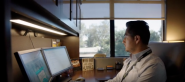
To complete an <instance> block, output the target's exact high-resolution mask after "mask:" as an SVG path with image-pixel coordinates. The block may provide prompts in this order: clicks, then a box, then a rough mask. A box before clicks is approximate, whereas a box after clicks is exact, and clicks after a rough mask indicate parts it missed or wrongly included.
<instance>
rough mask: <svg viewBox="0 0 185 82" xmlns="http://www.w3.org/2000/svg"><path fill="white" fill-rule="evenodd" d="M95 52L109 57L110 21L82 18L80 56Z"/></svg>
mask: <svg viewBox="0 0 185 82" xmlns="http://www.w3.org/2000/svg"><path fill="white" fill-rule="evenodd" d="M96 53H103V54H106V55H107V57H110V21H109V20H82V21H81V33H80V57H93V56H94V55H95V54H96Z"/></svg>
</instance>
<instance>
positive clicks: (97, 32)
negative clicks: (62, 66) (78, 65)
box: [80, 0, 165, 57]
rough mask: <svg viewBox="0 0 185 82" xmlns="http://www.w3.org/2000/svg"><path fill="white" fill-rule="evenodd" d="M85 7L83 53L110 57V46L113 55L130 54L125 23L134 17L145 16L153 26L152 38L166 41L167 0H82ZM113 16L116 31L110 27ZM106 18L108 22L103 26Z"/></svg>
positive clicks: (82, 14)
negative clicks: (124, 41) (125, 35)
mask: <svg viewBox="0 0 185 82" xmlns="http://www.w3.org/2000/svg"><path fill="white" fill-rule="evenodd" d="M81 11H82V12H81V19H82V20H81V24H82V25H81V33H80V57H93V56H94V55H95V54H96V53H105V54H106V55H107V57H110V51H111V50H110V49H113V50H112V51H113V52H112V53H111V56H115V57H116V56H129V53H128V52H126V51H125V47H124V45H123V43H122V41H123V35H124V33H125V30H126V25H125V24H126V22H128V21H130V20H145V21H146V22H147V23H148V24H149V27H150V33H151V35H150V41H159V42H160V41H162V38H163V37H162V36H163V35H162V34H163V33H162V32H163V26H162V24H163V23H162V21H163V20H165V0H82V5H81ZM109 20H114V22H111V23H114V25H115V29H113V30H114V31H113V30H111V31H110V21H109ZM104 21H107V22H106V24H105V25H104V26H103V25H102V24H103V22H104ZM111 25H113V24H111ZM99 27H101V28H99ZM105 28H106V29H105ZM111 29H112V28H111ZM103 31H105V32H103ZM112 31H113V32H114V35H111V38H110V34H113V32H112ZM110 32H111V33H110ZM112 36H114V38H112ZM113 39H115V42H114V41H113V43H112V44H113V46H114V47H113V46H112V45H111V46H112V47H111V46H110V40H113ZM114 52H115V53H114Z"/></svg>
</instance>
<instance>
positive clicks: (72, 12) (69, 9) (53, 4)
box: [34, 0, 81, 33]
mask: <svg viewBox="0 0 185 82" xmlns="http://www.w3.org/2000/svg"><path fill="white" fill-rule="evenodd" d="M34 1H35V2H37V3H38V4H39V5H41V6H42V7H43V8H45V9H46V10H47V11H49V12H50V13H51V14H53V15H54V16H55V17H57V18H58V19H59V20H60V21H62V22H63V23H65V24H66V25H68V26H69V27H70V28H72V29H73V30H75V31H76V32H78V33H79V32H80V29H79V27H80V24H79V23H80V22H79V18H78V17H80V16H79V13H80V12H81V11H80V10H79V8H80V7H79V6H80V4H79V2H80V0H34Z"/></svg>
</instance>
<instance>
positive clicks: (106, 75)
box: [71, 70, 120, 82]
mask: <svg viewBox="0 0 185 82" xmlns="http://www.w3.org/2000/svg"><path fill="white" fill-rule="evenodd" d="M119 71H120V70H104V71H98V70H89V71H81V70H80V71H74V74H73V76H71V77H72V80H75V79H76V78H78V77H84V78H85V82H98V80H108V79H112V78H114V77H115V76H116V75H117V73H118V72H119Z"/></svg>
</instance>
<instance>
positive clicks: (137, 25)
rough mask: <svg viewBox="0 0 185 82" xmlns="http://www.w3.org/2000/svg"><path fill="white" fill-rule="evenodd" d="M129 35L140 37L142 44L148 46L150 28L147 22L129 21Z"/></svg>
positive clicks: (127, 24)
mask: <svg viewBox="0 0 185 82" xmlns="http://www.w3.org/2000/svg"><path fill="white" fill-rule="evenodd" d="M126 26H127V31H128V33H129V34H130V35H131V36H132V37H134V36H136V35H139V36H140V38H141V42H142V43H143V44H146V45H148V42H149V39H150V31H149V26H148V24H147V23H146V22H145V21H141V20H138V21H129V22H127V23H126Z"/></svg>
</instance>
